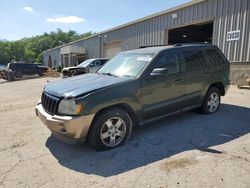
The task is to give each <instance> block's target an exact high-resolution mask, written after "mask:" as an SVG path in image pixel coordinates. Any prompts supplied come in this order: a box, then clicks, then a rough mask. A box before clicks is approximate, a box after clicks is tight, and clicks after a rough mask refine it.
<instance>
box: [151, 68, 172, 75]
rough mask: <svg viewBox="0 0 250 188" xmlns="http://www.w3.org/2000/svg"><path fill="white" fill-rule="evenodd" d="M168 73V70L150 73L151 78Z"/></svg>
mask: <svg viewBox="0 0 250 188" xmlns="http://www.w3.org/2000/svg"><path fill="white" fill-rule="evenodd" d="M167 73H168V69H167V68H155V69H153V71H152V72H151V73H150V75H151V76H162V75H165V74H167Z"/></svg>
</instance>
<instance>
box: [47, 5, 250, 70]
mask: <svg viewBox="0 0 250 188" xmlns="http://www.w3.org/2000/svg"><path fill="white" fill-rule="evenodd" d="M249 33H250V0H193V1H191V2H189V3H186V4H183V5H181V6H178V7H174V8H171V9H168V10H166V11H162V12H159V13H156V14H153V15H150V16H147V17H145V18H142V19H139V20H135V21H133V22H130V23H127V24H124V25H121V26H118V27H115V28H112V29H109V30H107V31H104V32H101V33H98V34H96V35H94V36H91V37H88V38H85V39H82V40H78V41H74V42H71V43H69V44H66V45H63V46H59V47H56V48H53V49H49V50H47V51H45V52H44V64H45V65H49V66H57V65H62V66H71V65H77V64H79V63H80V62H81V61H83V60H84V59H86V58H97V57H109V58H110V57H113V56H114V55H115V54H117V53H118V52H120V51H126V50H131V49H135V48H138V47H140V46H146V45H167V44H175V43H185V42H211V43H213V44H216V45H218V46H219V48H220V49H221V50H222V51H223V52H224V54H225V55H226V56H227V57H228V59H229V61H230V62H237V63H238V62H241V63H243V62H244V63H249V62H250V35H249Z"/></svg>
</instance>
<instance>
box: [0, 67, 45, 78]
mask: <svg viewBox="0 0 250 188" xmlns="http://www.w3.org/2000/svg"><path fill="white" fill-rule="evenodd" d="M47 70H48V68H47V67H45V66H38V65H37V64H32V63H8V65H7V68H6V69H5V70H3V71H2V78H3V79H6V80H8V81H13V80H14V79H16V78H22V77H23V75H34V74H38V75H39V76H43V75H44V73H45V72H46V71H47Z"/></svg>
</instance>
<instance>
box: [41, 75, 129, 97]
mask: <svg viewBox="0 0 250 188" xmlns="http://www.w3.org/2000/svg"><path fill="white" fill-rule="evenodd" d="M132 79H133V78H131V77H115V76H109V75H99V74H84V75H79V76H74V77H70V78H66V79H62V80H59V81H55V82H52V83H49V84H48V85H46V86H45V88H44V91H45V92H46V93H49V94H51V95H54V96H57V97H64V98H75V97H78V96H82V95H86V94H88V93H91V92H94V91H97V90H99V89H102V88H105V87H108V86H111V85H115V84H119V83H122V82H125V81H128V80H132Z"/></svg>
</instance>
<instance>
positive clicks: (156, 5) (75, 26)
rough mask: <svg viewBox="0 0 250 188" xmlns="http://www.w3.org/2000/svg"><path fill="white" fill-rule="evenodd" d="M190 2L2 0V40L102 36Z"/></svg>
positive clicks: (0, 27)
mask: <svg viewBox="0 0 250 188" xmlns="http://www.w3.org/2000/svg"><path fill="white" fill-rule="evenodd" d="M189 1H190V0H68V1H66V0H0V39H1V40H19V39H21V38H24V37H31V36H36V35H40V34H43V33H44V32H51V31H56V29H57V28H60V29H62V30H63V31H66V32H67V31H69V30H74V31H76V32H77V33H79V34H82V33H85V32H88V31H93V32H101V31H104V30H106V29H110V28H112V27H116V26H118V25H121V24H125V23H127V22H130V21H133V20H136V19H139V18H142V17H145V16H148V15H151V14H154V13H157V12H159V11H162V10H166V9H169V8H172V7H175V6H178V5H181V4H183V3H186V2H189Z"/></svg>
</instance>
